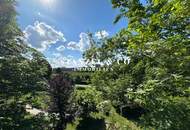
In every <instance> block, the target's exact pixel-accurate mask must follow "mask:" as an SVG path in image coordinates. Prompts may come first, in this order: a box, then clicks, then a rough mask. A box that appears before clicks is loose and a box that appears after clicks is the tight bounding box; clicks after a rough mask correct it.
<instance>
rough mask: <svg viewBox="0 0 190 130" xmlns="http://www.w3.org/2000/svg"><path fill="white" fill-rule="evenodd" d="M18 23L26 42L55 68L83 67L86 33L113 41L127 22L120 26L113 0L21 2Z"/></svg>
mask: <svg viewBox="0 0 190 130" xmlns="http://www.w3.org/2000/svg"><path fill="white" fill-rule="evenodd" d="M18 1H19V2H18V5H17V12H18V14H19V16H18V23H19V26H20V27H21V29H22V30H23V32H24V33H25V37H26V42H27V43H28V44H29V45H30V46H31V47H34V48H36V49H38V50H39V51H41V52H42V53H43V54H44V55H45V56H46V58H47V60H48V61H49V62H50V63H51V65H52V66H53V67H79V66H83V65H84V62H83V59H82V53H83V52H84V51H85V50H86V49H87V48H88V47H89V46H88V45H89V41H88V37H87V34H86V32H88V31H90V32H92V33H94V37H95V38H97V39H99V38H101V37H100V36H102V37H109V36H112V35H114V34H115V33H116V32H118V31H119V30H120V29H121V28H123V27H127V21H126V20H121V21H120V22H119V23H117V24H116V25H114V24H113V21H114V18H115V17H116V15H117V14H118V13H119V12H118V11H117V10H114V9H112V5H111V2H110V0H18Z"/></svg>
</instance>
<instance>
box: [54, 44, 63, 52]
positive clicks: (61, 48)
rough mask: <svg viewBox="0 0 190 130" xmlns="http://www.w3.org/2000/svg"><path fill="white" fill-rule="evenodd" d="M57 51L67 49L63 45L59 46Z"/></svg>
mask: <svg viewBox="0 0 190 130" xmlns="http://www.w3.org/2000/svg"><path fill="white" fill-rule="evenodd" d="M56 50H57V51H64V50H65V46H64V45H61V46H59V47H57V48H56Z"/></svg>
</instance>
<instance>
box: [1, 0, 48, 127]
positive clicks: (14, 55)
mask: <svg viewBox="0 0 190 130" xmlns="http://www.w3.org/2000/svg"><path fill="white" fill-rule="evenodd" d="M15 4H16V3H15V1H14V0H1V1H0V129H3V130H12V129H15V130H25V129H41V128H42V127H39V124H40V123H41V122H39V123H38V122H37V120H41V121H42V120H43V117H42V116H41V117H40V116H38V117H33V116H30V115H29V113H27V112H26V110H25V109H26V108H25V106H26V105H27V104H30V103H31V101H29V99H26V98H24V97H25V96H26V95H28V94H31V95H32V96H34V95H36V94H37V92H40V91H43V90H44V89H45V88H46V87H47V81H46V80H47V79H48V78H49V75H50V74H51V67H50V65H49V63H48V62H47V61H46V60H45V58H44V57H43V56H42V55H41V54H40V53H39V52H37V51H36V50H34V49H32V48H29V47H27V46H26V45H25V44H24V43H23V41H22V38H21V37H22V31H21V30H20V29H19V27H18V25H17V23H16V11H15ZM31 104H32V103H31Z"/></svg>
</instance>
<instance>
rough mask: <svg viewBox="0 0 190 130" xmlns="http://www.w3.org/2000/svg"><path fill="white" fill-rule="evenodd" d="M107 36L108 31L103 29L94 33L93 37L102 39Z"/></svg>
mask: <svg viewBox="0 0 190 130" xmlns="http://www.w3.org/2000/svg"><path fill="white" fill-rule="evenodd" d="M108 36H109V33H108V32H107V31H105V30H102V31H98V32H96V33H95V37H96V38H97V39H104V38H106V37H108Z"/></svg>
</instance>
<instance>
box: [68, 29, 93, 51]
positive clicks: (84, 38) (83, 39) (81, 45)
mask: <svg viewBox="0 0 190 130" xmlns="http://www.w3.org/2000/svg"><path fill="white" fill-rule="evenodd" d="M79 37H80V40H79V42H74V41H71V42H69V43H68V45H67V48H68V49H71V50H79V51H82V52H83V51H85V50H86V49H88V48H89V47H90V39H89V37H88V34H86V33H80V35H79Z"/></svg>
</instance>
